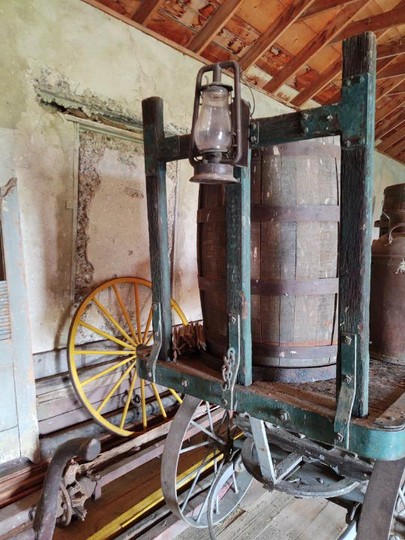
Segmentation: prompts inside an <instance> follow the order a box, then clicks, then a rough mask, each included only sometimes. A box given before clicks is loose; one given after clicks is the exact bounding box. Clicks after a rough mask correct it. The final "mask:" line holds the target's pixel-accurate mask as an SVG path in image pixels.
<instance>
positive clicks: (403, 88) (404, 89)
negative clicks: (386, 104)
mask: <svg viewBox="0 0 405 540" xmlns="http://www.w3.org/2000/svg"><path fill="white" fill-rule="evenodd" d="M397 94H405V78H404V79H402V81H401V82H400V83H398V84H397V85H396V86H394V88H391V90H390V91H389V92H388V95H389V96H395V95H397Z"/></svg>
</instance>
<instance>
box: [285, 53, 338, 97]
mask: <svg viewBox="0 0 405 540" xmlns="http://www.w3.org/2000/svg"><path fill="white" fill-rule="evenodd" d="M341 71H342V59H341V58H338V59H337V60H336V61H335V62H333V64H331V65H330V66H329V68H328V69H327V70H326V71H324V72H323V73H322V74H321V76H320V77H319V79H318V81H317V82H316V83H314V84H311V86H309V87H308V88H306V89H305V90H303V91H302V92H300V93H299V94H298V95H297V96H295V98H294V99H293V100H292V101H291V103H292V104H293V105H295V106H296V107H301V106H302V105H304V103H306V102H307V101H308V100H310V99H311V98H313V97H314V96H316V94H318V93H319V92H320V91H321V90H323V89H324V88H325V86H328V84H330V83H331V82H332V81H334V80H335V79H336V77H338V76H339V73H340V72H341Z"/></svg>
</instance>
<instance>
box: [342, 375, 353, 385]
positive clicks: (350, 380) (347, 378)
mask: <svg viewBox="0 0 405 540" xmlns="http://www.w3.org/2000/svg"><path fill="white" fill-rule="evenodd" d="M343 380H344V381H345V383H347V384H349V383H351V382H352V378H351V377H350V375H345V376H344V377H343Z"/></svg>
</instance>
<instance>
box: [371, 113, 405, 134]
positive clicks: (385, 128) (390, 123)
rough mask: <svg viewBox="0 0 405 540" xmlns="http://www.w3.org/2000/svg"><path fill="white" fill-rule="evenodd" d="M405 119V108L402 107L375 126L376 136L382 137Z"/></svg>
mask: <svg viewBox="0 0 405 540" xmlns="http://www.w3.org/2000/svg"><path fill="white" fill-rule="evenodd" d="M404 120H405V109H404V108H403V107H401V108H400V109H398V110H397V111H395V112H393V113H392V114H390V115H389V116H387V117H386V118H384V120H381V121H380V122H377V124H376V126H375V138H376V139H382V138H383V137H384V136H385V135H387V134H388V133H389V132H390V131H392V130H393V129H395V128H397V127H398V126H399V125H400V124H401V123H402V122H403V121H404Z"/></svg>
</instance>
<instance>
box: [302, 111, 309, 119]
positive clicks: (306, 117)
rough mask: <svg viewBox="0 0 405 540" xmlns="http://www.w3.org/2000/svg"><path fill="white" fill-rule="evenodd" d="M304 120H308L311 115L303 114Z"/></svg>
mask: <svg viewBox="0 0 405 540" xmlns="http://www.w3.org/2000/svg"><path fill="white" fill-rule="evenodd" d="M302 118H303V119H304V120H308V118H309V114H308V113H306V112H304V113H302Z"/></svg>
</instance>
